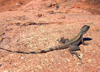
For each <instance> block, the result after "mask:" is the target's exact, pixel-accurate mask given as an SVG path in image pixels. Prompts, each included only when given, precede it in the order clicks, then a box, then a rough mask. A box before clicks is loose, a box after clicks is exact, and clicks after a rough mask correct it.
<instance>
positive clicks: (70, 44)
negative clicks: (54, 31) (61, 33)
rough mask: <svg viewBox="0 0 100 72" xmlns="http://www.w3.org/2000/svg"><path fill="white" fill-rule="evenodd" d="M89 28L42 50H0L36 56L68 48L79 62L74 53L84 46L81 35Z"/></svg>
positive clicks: (82, 29)
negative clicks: (81, 45)
mask: <svg viewBox="0 0 100 72" xmlns="http://www.w3.org/2000/svg"><path fill="white" fill-rule="evenodd" d="M89 28H90V26H88V25H84V26H83V27H82V28H81V29H80V32H79V33H78V35H76V36H75V37H74V38H72V39H70V40H69V39H65V38H64V37H61V39H60V40H58V41H59V42H60V43H62V44H61V45H58V46H54V47H50V48H48V49H44V50H39V51H30V52H24V51H12V50H8V49H4V48H1V47H0V49H2V50H6V51H8V52H13V53H23V54H38V53H46V52H50V51H54V50H60V49H66V48H70V49H69V52H70V53H71V55H73V54H74V55H76V56H77V57H78V59H79V60H81V58H80V57H79V54H77V53H76V51H78V50H80V47H79V45H80V44H83V45H86V43H85V42H84V41H83V35H84V34H85V33H86V32H87V31H88V30H89Z"/></svg>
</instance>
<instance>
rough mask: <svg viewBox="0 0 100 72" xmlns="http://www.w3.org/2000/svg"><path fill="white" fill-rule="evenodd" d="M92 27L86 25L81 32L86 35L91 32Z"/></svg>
mask: <svg viewBox="0 0 100 72" xmlns="http://www.w3.org/2000/svg"><path fill="white" fill-rule="evenodd" d="M89 28H90V26H88V25H84V26H83V27H82V28H81V31H82V32H83V34H85V33H86V32H87V31H88V30H89Z"/></svg>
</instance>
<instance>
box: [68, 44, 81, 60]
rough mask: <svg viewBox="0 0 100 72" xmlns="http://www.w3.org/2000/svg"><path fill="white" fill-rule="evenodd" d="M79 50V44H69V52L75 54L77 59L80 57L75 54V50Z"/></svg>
mask: <svg viewBox="0 0 100 72" xmlns="http://www.w3.org/2000/svg"><path fill="white" fill-rule="evenodd" d="M78 50H80V47H79V46H71V48H70V49H69V52H70V53H71V54H72V55H73V54H75V55H76V56H77V57H78V59H79V60H81V58H80V57H79V56H80V55H79V54H77V53H76V52H75V51H78Z"/></svg>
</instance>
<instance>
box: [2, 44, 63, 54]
mask: <svg viewBox="0 0 100 72" xmlns="http://www.w3.org/2000/svg"><path fill="white" fill-rule="evenodd" d="M60 46H61V45H59V46H55V47H52V48H48V49H44V50H39V51H30V52H24V51H12V50H8V49H4V48H1V47H0V49H2V50H5V51H8V52H12V53H22V54H38V53H46V52H50V51H53V50H59V49H62V48H61V47H60Z"/></svg>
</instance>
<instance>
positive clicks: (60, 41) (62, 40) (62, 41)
mask: <svg viewBox="0 0 100 72" xmlns="http://www.w3.org/2000/svg"><path fill="white" fill-rule="evenodd" d="M57 41H58V42H59V43H63V44H64V43H66V42H68V41H69V39H65V38H64V37H61V39H60V40H57Z"/></svg>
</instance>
